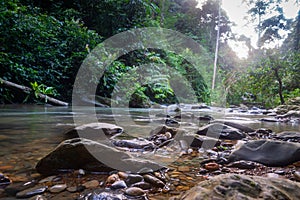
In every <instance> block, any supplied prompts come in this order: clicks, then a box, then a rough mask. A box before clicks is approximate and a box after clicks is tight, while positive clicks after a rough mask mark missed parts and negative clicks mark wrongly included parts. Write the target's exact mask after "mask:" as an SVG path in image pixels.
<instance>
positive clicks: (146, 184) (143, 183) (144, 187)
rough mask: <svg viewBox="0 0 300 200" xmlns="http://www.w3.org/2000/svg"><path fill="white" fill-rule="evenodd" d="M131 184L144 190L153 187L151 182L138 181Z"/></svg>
mask: <svg viewBox="0 0 300 200" xmlns="http://www.w3.org/2000/svg"><path fill="white" fill-rule="evenodd" d="M131 186H132V187H138V188H141V189H143V190H149V189H151V185H150V183H147V182H138V183H134V184H132V185H131Z"/></svg>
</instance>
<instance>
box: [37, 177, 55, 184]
mask: <svg viewBox="0 0 300 200" xmlns="http://www.w3.org/2000/svg"><path fill="white" fill-rule="evenodd" d="M55 178H56V176H48V177H46V178H43V179H42V180H40V181H39V183H47V182H52V181H53V180H54V179H55Z"/></svg>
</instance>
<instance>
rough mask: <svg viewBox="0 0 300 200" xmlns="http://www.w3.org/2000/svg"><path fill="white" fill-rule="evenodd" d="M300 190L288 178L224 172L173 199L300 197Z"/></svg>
mask: <svg viewBox="0 0 300 200" xmlns="http://www.w3.org/2000/svg"><path fill="white" fill-rule="evenodd" d="M299 190H300V184H299V183H297V182H294V181H290V180H287V179H282V178H272V179H270V178H266V177H259V176H246V175H237V174H223V175H219V176H215V177H213V178H211V179H209V180H207V181H202V182H200V183H199V184H198V185H196V186H195V187H193V188H192V189H190V190H189V191H186V192H185V193H183V194H181V195H180V196H177V197H173V198H171V199H172V200H198V199H224V200H231V199H249V200H255V199H300V193H299Z"/></svg>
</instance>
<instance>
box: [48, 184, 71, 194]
mask: <svg viewBox="0 0 300 200" xmlns="http://www.w3.org/2000/svg"><path fill="white" fill-rule="evenodd" d="M66 188H67V184H58V185H54V186H52V187H50V188H49V191H50V192H51V193H60V192H62V191H64V190H65V189H66Z"/></svg>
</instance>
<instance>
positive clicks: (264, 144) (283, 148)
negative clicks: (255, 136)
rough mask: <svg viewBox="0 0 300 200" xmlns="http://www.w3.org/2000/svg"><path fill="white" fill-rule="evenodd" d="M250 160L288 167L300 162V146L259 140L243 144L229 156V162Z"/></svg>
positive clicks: (267, 164)
mask: <svg viewBox="0 0 300 200" xmlns="http://www.w3.org/2000/svg"><path fill="white" fill-rule="evenodd" d="M238 160H249V161H254V162H258V163H261V164H263V165H266V166H271V167H272V166H274V167H276V166H287V165H289V164H292V163H294V162H297V161H299V160H300V144H299V143H292V142H284V141H274V140H257V141H251V142H248V143H245V144H242V146H240V148H238V149H236V150H234V151H233V152H232V153H231V154H230V156H229V162H234V161H238Z"/></svg>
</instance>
